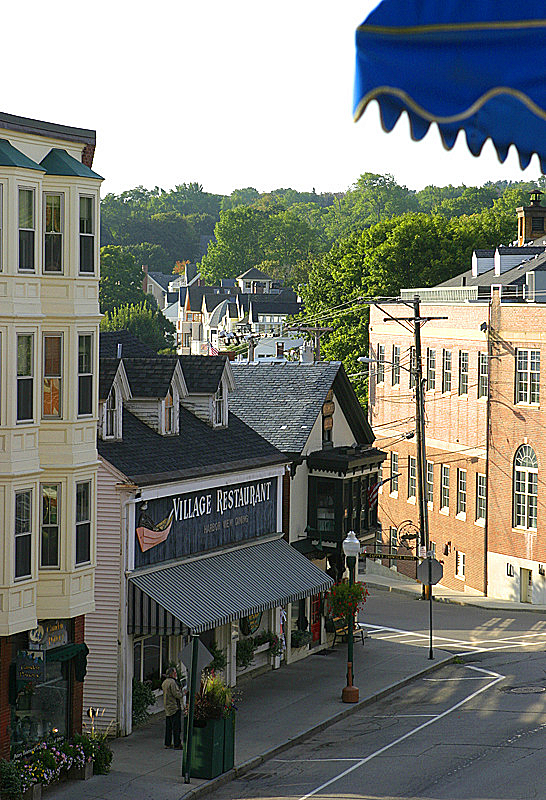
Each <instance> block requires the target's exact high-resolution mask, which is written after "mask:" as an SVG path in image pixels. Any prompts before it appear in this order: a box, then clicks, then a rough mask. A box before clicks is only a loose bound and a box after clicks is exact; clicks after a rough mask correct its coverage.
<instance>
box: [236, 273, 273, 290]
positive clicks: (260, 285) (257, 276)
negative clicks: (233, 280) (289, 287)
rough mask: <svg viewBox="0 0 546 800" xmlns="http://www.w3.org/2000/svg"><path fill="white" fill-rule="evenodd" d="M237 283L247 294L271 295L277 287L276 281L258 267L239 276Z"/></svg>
mask: <svg viewBox="0 0 546 800" xmlns="http://www.w3.org/2000/svg"><path fill="white" fill-rule="evenodd" d="M237 283H238V284H239V287H240V289H241V292H244V293H245V294H269V293H270V292H271V290H272V288H273V287H274V285H275V281H274V279H273V278H271V277H270V276H269V275H266V274H265V272H262V271H261V270H259V269H258V268H257V267H251V268H250V269H247V271H246V272H243V274H242V275H238V276H237Z"/></svg>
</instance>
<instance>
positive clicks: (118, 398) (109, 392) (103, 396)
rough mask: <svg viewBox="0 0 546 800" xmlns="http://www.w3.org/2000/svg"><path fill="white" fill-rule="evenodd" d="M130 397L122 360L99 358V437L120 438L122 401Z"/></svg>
mask: <svg viewBox="0 0 546 800" xmlns="http://www.w3.org/2000/svg"><path fill="white" fill-rule="evenodd" d="M130 397H131V389H130V387H129V381H128V380H127V374H126V372H125V367H124V366H123V362H122V361H120V360H119V359H117V358H101V359H100V365H99V420H98V432H99V438H100V439H121V438H122V431H123V403H124V402H126V401H127V400H129V399H130Z"/></svg>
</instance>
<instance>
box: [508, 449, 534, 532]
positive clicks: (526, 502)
mask: <svg viewBox="0 0 546 800" xmlns="http://www.w3.org/2000/svg"><path fill="white" fill-rule="evenodd" d="M512 483H513V486H512V504H513V512H512V515H513V527H514V528H517V529H518V530H527V531H536V530H537V516H538V508H537V507H538V460H537V457H536V453H535V451H534V450H533V448H532V447H531V446H530V445H528V444H522V445H521V446H520V447H518V449H517V451H516V453H515V456H514V473H513V479H512Z"/></svg>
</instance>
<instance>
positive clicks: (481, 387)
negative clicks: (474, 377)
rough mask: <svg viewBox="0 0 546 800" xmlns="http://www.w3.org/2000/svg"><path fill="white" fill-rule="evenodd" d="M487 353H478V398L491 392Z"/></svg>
mask: <svg viewBox="0 0 546 800" xmlns="http://www.w3.org/2000/svg"><path fill="white" fill-rule="evenodd" d="M487 362H488V356H487V353H478V398H480V397H487V395H488V394H489V369H488V363H487Z"/></svg>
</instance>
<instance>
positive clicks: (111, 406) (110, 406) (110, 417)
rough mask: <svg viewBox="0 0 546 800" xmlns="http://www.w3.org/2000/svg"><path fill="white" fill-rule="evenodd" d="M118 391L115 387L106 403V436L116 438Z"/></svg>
mask: <svg viewBox="0 0 546 800" xmlns="http://www.w3.org/2000/svg"><path fill="white" fill-rule="evenodd" d="M117 410H118V409H117V393H116V390H115V389H114V388H112V391H111V392H110V394H109V395H108V398H107V400H106V403H105V404H104V433H103V435H104V438H105V439H115V438H116V427H117V425H116V423H117Z"/></svg>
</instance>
